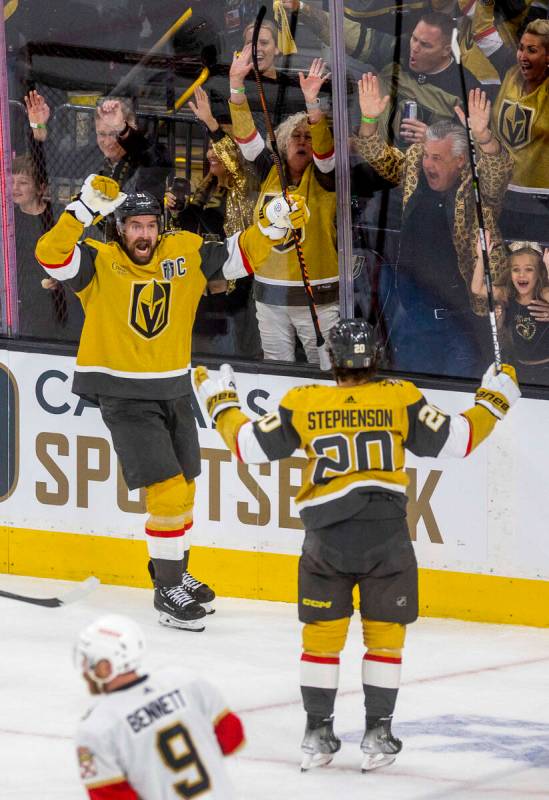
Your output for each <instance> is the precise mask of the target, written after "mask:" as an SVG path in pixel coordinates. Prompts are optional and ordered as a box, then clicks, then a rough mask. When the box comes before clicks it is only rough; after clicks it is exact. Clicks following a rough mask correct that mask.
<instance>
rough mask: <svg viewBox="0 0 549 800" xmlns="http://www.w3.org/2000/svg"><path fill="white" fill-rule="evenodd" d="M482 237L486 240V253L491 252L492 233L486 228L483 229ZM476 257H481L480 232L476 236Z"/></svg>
mask: <svg viewBox="0 0 549 800" xmlns="http://www.w3.org/2000/svg"><path fill="white" fill-rule="evenodd" d="M484 238H485V240H486V250H487V251H488V255H490V253H491V252H492V248H493V246H494V245H493V242H492V234H491V233H490V231H489V230H488V228H485V229H484ZM477 258H480V259H482V246H481V244H480V234H479V235H478V236H477Z"/></svg>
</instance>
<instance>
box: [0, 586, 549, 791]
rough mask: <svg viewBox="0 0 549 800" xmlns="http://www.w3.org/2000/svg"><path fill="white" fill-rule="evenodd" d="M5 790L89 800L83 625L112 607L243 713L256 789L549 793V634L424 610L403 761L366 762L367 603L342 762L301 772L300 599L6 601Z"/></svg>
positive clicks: (407, 658) (412, 638)
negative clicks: (178, 614)
mask: <svg viewBox="0 0 549 800" xmlns="http://www.w3.org/2000/svg"><path fill="white" fill-rule="evenodd" d="M73 586H74V584H71V583H67V582H63V581H53V580H39V579H34V578H19V577H14V576H8V575H1V576H0V589H3V590H7V591H12V592H20V593H25V594H33V595H34V596H38V597H48V596H55V595H57V596H62V594H63V593H64V592H66V591H68V590H69V589H71V588H73ZM0 607H1V610H2V611H1V619H2V622H1V623H0V626H1V644H0V647H1V651H0V652H1V658H0V709H1V712H0V798H1V800H11V798H17V799H18V800H31V798H32V800H63V799H64V798H67V799H68V798H71V800H75V799H76V798H83V797H85V796H86V795H85V793H84V791H83V790H82V788H81V787H80V783H79V778H78V772H77V768H76V758H75V755H74V749H73V744H72V735H73V731H74V729H75V727H76V724H77V722H78V719H79V717H80V716H81V715H82V714H83V712H84V711H85V710H86V709H87V707H88V706H89V705H90V698H89V696H88V695H87V694H86V689H85V686H84V682H83V681H82V680H81V678H80V676H79V675H78V673H77V672H75V670H74V668H73V664H72V647H73V642H74V640H75V637H76V634H77V632H78V631H79V630H80V629H81V628H82V627H83V626H84V625H86V624H88V623H89V622H91V621H92V620H93V619H95V618H96V617H97V616H99V615H100V614H104V613H111V612H116V613H123V614H128V615H130V616H132V617H133V618H134V619H136V620H137V621H138V622H139V623H140V624H141V626H142V627H143V629H144V632H145V635H146V637H147V646H148V652H147V657H146V659H145V667H146V668H149V669H153V668H154V667H157V666H161V665H163V664H169V663H178V664H182V665H183V664H184V665H186V666H187V667H189V668H190V669H191V670H193V671H195V672H198V673H200V674H201V675H202V677H205V678H208V679H209V680H211V681H212V682H214V683H216V684H217V685H218V686H219V687H220V688H221V690H222V691H223V693H224V695H225V698H226V700H227V703H228V705H229V706H230V707H231V708H232V710H234V711H236V712H237V713H239V714H240V716H241V718H242V720H243V722H244V726H245V729H246V735H247V742H248V743H247V746H246V748H245V749H244V750H242V751H241V753H240V754H239V755H238V756H236V757H234V758H232V759H228V765H229V769H230V772H231V775H232V777H233V780H234V783H235V785H236V787H237V793H238V797H239V798H241V800H281V798H283V799H284V800H331V799H332V798H338V800H358V799H359V798H360V799H361V800H363V799H365V798H372V799H373V798H375V800H420V798H421V800H435V798H441V800H442V799H444V800H446V798H450V799H451V800H454V798H455V799H456V800H499V799H500V798H501V800H524V799H525V798H549V630H547V629H536V628H526V627H518V626H517V627H511V626H504V625H501V626H499V625H487V624H478V623H465V622H458V621H453V620H435V619H421V620H419V621H418V622H417V623H415V624H414V625H413V626H411V627H410V629H409V633H408V639H407V645H406V648H405V651H404V663H403V680H402V687H401V691H400V696H399V700H398V704H397V711H396V714H395V723H394V726H393V728H394V732H395V733H396V735H398V736H399V737H400V738H402V740H403V742H404V749H403V751H402V753H401V754H400V756H399V757H398V759H397V761H396V762H395V763H394V764H393V765H392V766H390V767H387V768H385V769H384V770H381V771H378V772H371V773H369V774H361V772H360V762H361V754H360V749H359V745H360V740H361V737H362V733H363V724H364V720H363V713H364V712H363V694H362V686H361V682H360V669H361V661H362V656H363V653H364V648H363V645H362V642H361V630H360V624H359V618H358V615H357V614H355V617H354V618H353V621H352V624H351V629H350V633H349V640H348V642H347V646H346V648H345V651H344V652H343V654H342V659H341V672H340V690H339V694H338V698H337V701H336V709H335V730H336V732H337V733H338V735H339V736H340V737H341V738H342V740H343V745H342V749H341V751H340V752H339V753H338V754H336V756H335V758H334V761H333V762H332V764H331V765H330V766H328V767H325V768H323V769H318V770H313V771H310V772H307V773H304V774H302V773H301V772H300V770H299V764H300V758H301V752H300V742H301V737H302V734H303V729H304V713H303V710H302V708H301V698H300V692H299V677H298V676H299V656H300V625H299V623H298V621H297V618H296V611H295V608H294V606H292V605H287V604H284V603H267V602H259V601H251V600H236V599H228V598H220V599H219V600H218V601H217V612H216V614H214V615H213V616H210V617H208V618H207V619H208V625H207V629H206V631H205V632H204V633H188V632H182V631H175V630H169V629H166V628H163V627H161V626H160V625H159V624H158V623H157V614H156V612H155V611H153V609H152V595H151V592H150V591H146V590H140V589H127V588H121V587H114V586H101V587H100V588H99V589H98V590H97V591H95V592H94V593H93V594H90V595H89V596H88V597H87V598H86V599H85V600H84V601H81V602H79V603H74V604H71V605H67V606H65V607H62V608H58V609H48V608H40V607H36V606H31V605H26V604H23V603H20V602H15V601H12V600H7V599H4V598H0Z"/></svg>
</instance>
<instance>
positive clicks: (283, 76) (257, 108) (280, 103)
mask: <svg viewBox="0 0 549 800" xmlns="http://www.w3.org/2000/svg"><path fill="white" fill-rule="evenodd" d="M254 25H255V23H254V22H251V23H250V24H249V25H247V26H246V27H245V28H244V31H243V49H244V48H245V49H247V50H249V52H250V54H251V44H252V38H253V32H254ZM277 38H278V29H277V27H276V25H275V23H274V22H273V21H272V20H270V19H264V20H263V23H262V25H261V28H260V30H259V37H258V40H257V61H258V67H259V72H260V74H261V76H262V78H263V89H264V92H265V99H266V101H267V108H268V109H269V112H270V114H271V120H272V123H273V125H274V126H276V125H278V124H279V123H280V122H281V121H282V120H283V119H284V118H285V117H287V116H288V115H289V114H291V113H293V112H295V111H298V110H300V109H301V108H302V107H303V95H302V94H301V91H300V88H299V86H298V85H297V80H296V79H295V78H294V77H292V76H291V75H290V74H288V73H287V72H285V71H281V70H279V69H278V66H277V61H278V58H279V56H280V50H279V49H278V46H277ZM244 81H246V83H245V82H244ZM247 81H249V86H247ZM245 87H246V88H247V89H249V90H250V97H249V104H250V109H251V111H252V113H253V115H254V121H255V126H256V128H257V129H258V131H259V132H260V133H261V135H262V136H263V137H265V132H266V128H265V122H264V118H263V114H262V112H261V103H260V100H259V97H258V94H257V88H256V84H255V80H254V74H253V72H252V71H251V70H250V71H249V72H248V73H246V75H245V76H244V78H243V81H242V84H239V91H240V93H244V91H245V90H246V89H245ZM233 98H234V93H233V91H232V90H231V99H233Z"/></svg>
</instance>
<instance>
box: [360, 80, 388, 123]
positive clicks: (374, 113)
mask: <svg viewBox="0 0 549 800" xmlns="http://www.w3.org/2000/svg"><path fill="white" fill-rule="evenodd" d="M358 102H359V104H360V112H361V114H362V116H363V117H369V118H370V119H377V117H379V116H381V114H383V112H384V111H385V109H386V108H387V103H388V102H389V95H388V94H386V95H385V97H381V94H380V91H379V82H378V79H377V77H376V76H375V75H374V74H373V72H367V73H366V74H364V75H363V76H362V78H361V79H360V80H359V81H358Z"/></svg>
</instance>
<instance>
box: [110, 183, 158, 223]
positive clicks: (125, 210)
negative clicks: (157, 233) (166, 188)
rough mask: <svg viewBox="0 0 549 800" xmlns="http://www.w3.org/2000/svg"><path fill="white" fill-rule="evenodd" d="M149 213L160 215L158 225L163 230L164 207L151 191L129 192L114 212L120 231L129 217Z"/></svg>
mask: <svg viewBox="0 0 549 800" xmlns="http://www.w3.org/2000/svg"><path fill="white" fill-rule="evenodd" d="M149 214H152V215H153V216H155V217H158V227H159V229H160V230H161V226H162V219H163V217H162V208H161V206H160V203H159V202H158V200H157V199H156V197H154V195H152V194H149V192H128V195H127V197H126V199H125V200H124V202H123V203H121V204H120V205H119V206H118V208H117V209H116V210H115V212H114V218H115V219H116V227H117V228H118V232H119V233H120V226H121V225H122V223H123V222H124V221H125V220H126V219H127V217H140V216H145V215H149Z"/></svg>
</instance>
